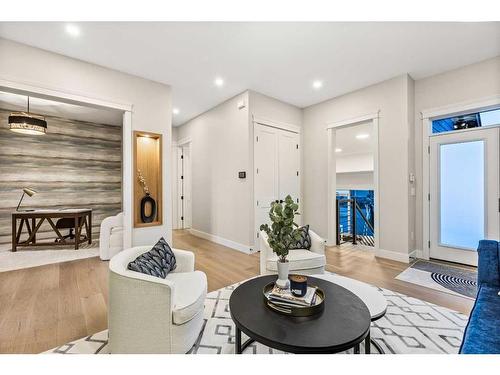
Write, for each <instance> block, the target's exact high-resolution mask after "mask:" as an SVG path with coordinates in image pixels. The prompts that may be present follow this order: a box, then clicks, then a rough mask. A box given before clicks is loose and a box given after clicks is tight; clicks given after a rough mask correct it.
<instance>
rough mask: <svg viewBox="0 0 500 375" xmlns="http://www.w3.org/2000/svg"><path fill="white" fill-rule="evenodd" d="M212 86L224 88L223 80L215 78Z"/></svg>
mask: <svg viewBox="0 0 500 375" xmlns="http://www.w3.org/2000/svg"><path fill="white" fill-rule="evenodd" d="M214 84H215V86H217V87H222V86H224V80H223V79H222V78H221V77H217V78H215V80H214Z"/></svg>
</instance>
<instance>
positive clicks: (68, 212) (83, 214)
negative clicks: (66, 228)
mask: <svg viewBox="0 0 500 375" xmlns="http://www.w3.org/2000/svg"><path fill="white" fill-rule="evenodd" d="M60 218H71V219H74V222H75V225H74V230H75V240H74V241H68V240H67V239H65V238H64V237H63V235H62V234H61V232H59V229H57V228H56V225H55V224H54V222H53V221H52V219H60ZM18 220H20V223H19V227H17V221H18ZM45 220H47V222H48V223H49V224H50V226H51V227H52V229H53V230H54V232H55V234H56V235H57V237H58V239H59V241H58V242H55V241H50V242H49V241H45V242H37V240H36V233H37V232H38V230H39V229H40V226H41V225H42V223H43V222H44V221H45ZM30 222H31V225H30ZM25 224H26V230H27V234H28V239H27V240H25V241H21V235H22V233H23V227H24V225H25ZM83 227H85V236H84V237H82V238H80V236H81V234H82V229H83ZM84 242H88V243H89V244H91V243H92V210H91V209H89V208H82V209H61V210H34V211H15V212H13V213H12V251H17V247H18V246H64V245H72V244H74V245H75V250H78V246H79V245H80V244H81V243H84Z"/></svg>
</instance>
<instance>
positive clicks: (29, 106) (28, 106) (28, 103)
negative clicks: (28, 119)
mask: <svg viewBox="0 0 500 375" xmlns="http://www.w3.org/2000/svg"><path fill="white" fill-rule="evenodd" d="M28 113H30V97H29V96H28Z"/></svg>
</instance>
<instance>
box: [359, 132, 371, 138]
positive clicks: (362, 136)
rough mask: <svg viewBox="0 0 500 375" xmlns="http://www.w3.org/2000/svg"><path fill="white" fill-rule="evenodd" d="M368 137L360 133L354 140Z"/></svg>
mask: <svg viewBox="0 0 500 375" xmlns="http://www.w3.org/2000/svg"><path fill="white" fill-rule="evenodd" d="M369 137H370V134H366V133H361V134H358V135H356V139H366V138H369Z"/></svg>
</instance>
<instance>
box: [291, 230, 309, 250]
mask: <svg viewBox="0 0 500 375" xmlns="http://www.w3.org/2000/svg"><path fill="white" fill-rule="evenodd" d="M298 230H299V232H300V239H299V240H298V241H297V242H296V243H294V244H292V245H291V246H290V250H295V249H307V250H310V249H311V236H310V235H309V225H304V226H303V227H300V228H299V229H298Z"/></svg>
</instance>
